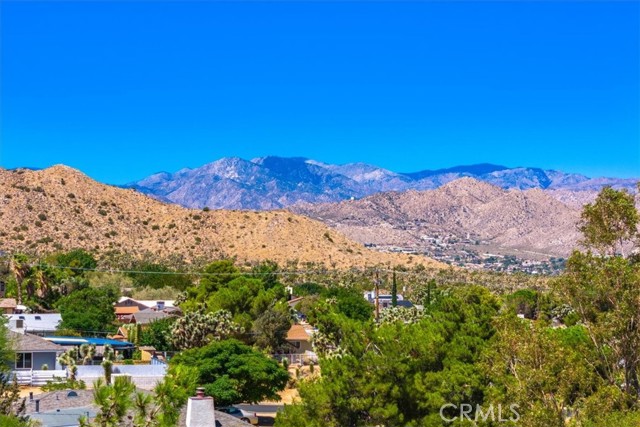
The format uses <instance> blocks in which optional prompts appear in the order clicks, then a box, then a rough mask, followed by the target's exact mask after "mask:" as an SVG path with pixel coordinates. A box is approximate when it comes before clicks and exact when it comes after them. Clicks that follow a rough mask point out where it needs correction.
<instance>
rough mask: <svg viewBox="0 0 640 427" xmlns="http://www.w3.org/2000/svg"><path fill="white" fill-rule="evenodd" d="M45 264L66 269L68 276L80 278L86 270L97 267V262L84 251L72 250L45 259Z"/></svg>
mask: <svg viewBox="0 0 640 427" xmlns="http://www.w3.org/2000/svg"><path fill="white" fill-rule="evenodd" d="M46 261H47V263H49V264H52V265H56V266H61V267H66V268H67V269H68V274H69V275H72V276H73V275H76V276H81V275H84V273H85V271H86V270H92V269H94V268H96V267H97V266H98V262H97V261H96V259H95V258H94V257H93V255H91V254H90V253H89V252H87V251H85V250H84V249H74V250H72V251H69V252H63V253H59V254H54V255H51V256H49V257H47V259H46Z"/></svg>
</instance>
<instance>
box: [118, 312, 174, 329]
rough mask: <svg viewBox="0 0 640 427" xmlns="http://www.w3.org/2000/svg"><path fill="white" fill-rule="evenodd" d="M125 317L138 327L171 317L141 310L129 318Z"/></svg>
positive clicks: (163, 313) (161, 313) (162, 313)
mask: <svg viewBox="0 0 640 427" xmlns="http://www.w3.org/2000/svg"><path fill="white" fill-rule="evenodd" d="M127 317H128V318H129V320H130V321H131V322H132V323H137V324H139V325H146V324H148V323H151V322H153V321H155V320H160V319H165V318H167V317H172V315H171V314H168V313H165V312H164V311H154V310H142V311H139V312H137V313H133V314H132V315H131V316H127Z"/></svg>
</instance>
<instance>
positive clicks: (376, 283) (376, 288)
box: [375, 270, 380, 322]
mask: <svg viewBox="0 0 640 427" xmlns="http://www.w3.org/2000/svg"><path fill="white" fill-rule="evenodd" d="M375 294H376V322H377V321H378V320H379V319H380V299H379V294H380V273H379V272H378V270H376V280H375Z"/></svg>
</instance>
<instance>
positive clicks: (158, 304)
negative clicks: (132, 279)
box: [156, 301, 164, 311]
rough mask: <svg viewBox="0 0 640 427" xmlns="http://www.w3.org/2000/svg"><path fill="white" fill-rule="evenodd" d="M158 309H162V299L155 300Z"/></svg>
mask: <svg viewBox="0 0 640 427" xmlns="http://www.w3.org/2000/svg"><path fill="white" fill-rule="evenodd" d="M156 305H157V308H158V311H162V310H164V301H156Z"/></svg>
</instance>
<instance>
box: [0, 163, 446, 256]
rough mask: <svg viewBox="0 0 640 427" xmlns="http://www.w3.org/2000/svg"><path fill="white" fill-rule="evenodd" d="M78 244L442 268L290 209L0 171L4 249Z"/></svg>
mask: <svg viewBox="0 0 640 427" xmlns="http://www.w3.org/2000/svg"><path fill="white" fill-rule="evenodd" d="M74 248H84V249H87V250H90V251H92V252H94V253H96V254H97V255H98V256H105V255H107V254H109V253H116V254H117V253H119V254H125V255H127V256H132V257H143V256H148V255H152V256H154V257H157V258H160V259H168V258H170V257H180V258H182V259H184V260H185V261H186V262H193V261H197V260H204V261H211V260H213V259H219V258H222V257H232V258H235V259H236V260H237V262H238V263H239V264H242V263H252V262H256V261H263V260H267V259H270V260H273V261H276V262H278V263H280V264H281V265H296V264H297V263H299V265H300V266H304V265H308V263H312V264H314V265H318V266H319V265H324V266H326V267H328V268H332V267H334V268H349V267H365V266H375V265H380V264H385V265H404V266H413V265H418V264H420V265H424V266H427V267H435V268H441V267H444V264H441V263H438V262H435V261H433V260H431V259H429V258H427V257H423V256H415V255H414V256H410V255H405V254H393V253H382V252H379V251H375V250H371V249H368V248H366V247H364V246H363V245H362V244H359V243H356V242H353V241H352V240H349V239H347V238H346V237H344V236H343V235H342V234H341V233H340V232H337V231H335V230H333V229H331V228H329V227H327V226H326V225H324V224H323V223H322V222H319V221H317V220H313V219H309V218H306V217H304V216H300V215H296V214H294V213H291V212H288V211H282V210H280V211H269V212H257V211H253V212H252V211H228V210H211V211H209V210H202V209H198V210H194V209H188V208H184V207H181V206H178V205H175V204H167V203H163V202H161V201H158V200H155V199H153V198H150V197H148V196H146V195H143V194H140V193H139V192H137V191H133V190H128V189H123V188H119V187H114V186H110V185H105V184H101V183H98V182H96V181H94V180H92V179H91V178H89V177H88V176H86V175H84V174H82V173H81V172H80V171H77V170H75V169H72V168H69V167H67V166H63V165H58V166H53V167H50V168H47V169H43V170H28V169H16V170H6V169H1V168H0V252H9V253H11V252H15V251H21V252H27V253H33V254H47V253H51V252H54V251H59V250H69V249H74ZM292 263H293V264H292Z"/></svg>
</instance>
